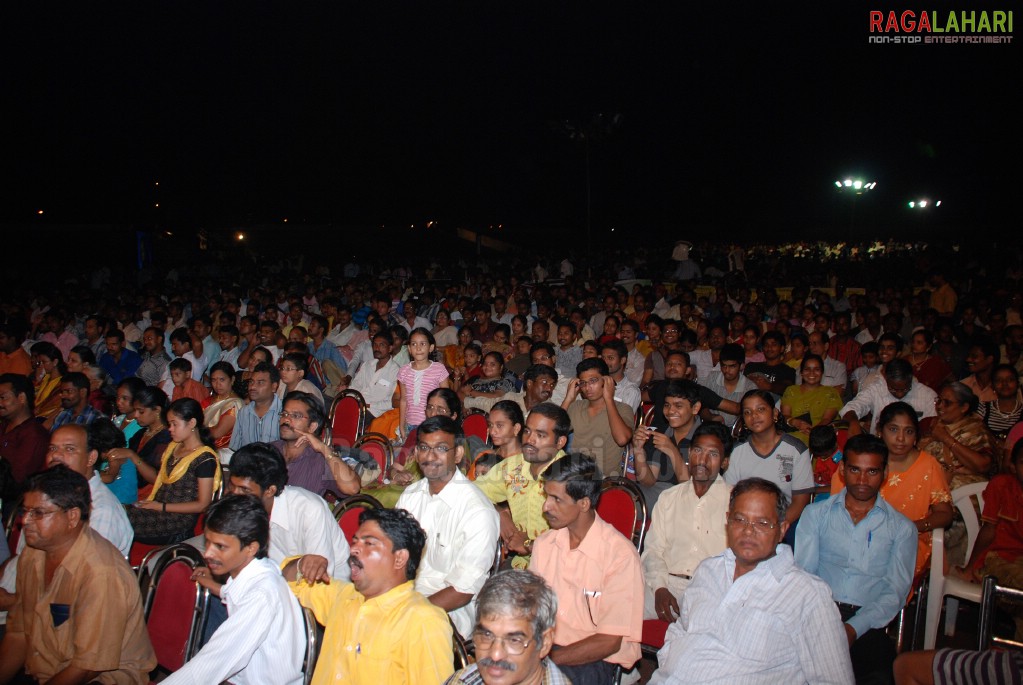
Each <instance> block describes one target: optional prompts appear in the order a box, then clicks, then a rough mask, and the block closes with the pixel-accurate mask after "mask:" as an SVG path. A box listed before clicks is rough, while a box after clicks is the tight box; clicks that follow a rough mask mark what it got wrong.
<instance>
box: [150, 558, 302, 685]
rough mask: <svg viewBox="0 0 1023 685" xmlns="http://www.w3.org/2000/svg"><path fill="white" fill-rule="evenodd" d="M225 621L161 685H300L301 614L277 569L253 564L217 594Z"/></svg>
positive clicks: (267, 563)
mask: <svg viewBox="0 0 1023 685" xmlns="http://www.w3.org/2000/svg"><path fill="white" fill-rule="evenodd" d="M220 595H221V599H222V600H223V601H224V603H225V604H227V620H226V621H224V623H222V624H221V626H220V627H219V628H217V631H216V632H215V633H213V637H212V638H210V641H209V642H208V643H206V646H205V647H203V648H202V649H201V650H200V651H199V653H198V654H196V655H195V656H194V657H193V658H192V659H191V661H188V662H187V663H186V664H185V665H184V666H182V667H181V668H180V669H178V670H177V671H175V672H174V673H172V674H171V675H170V677H169V678H167V679H166V680H164V682H165V683H167V685H194V684H195V683H220V682H224V681H225V680H230V681H231V682H232V683H233V684H234V685H250V684H251V685H257V684H258V685H266V683H275V685H301V683H302V680H303V678H302V660H303V658H304V657H305V648H306V639H305V635H306V633H305V628H304V625H305V623H304V619H303V617H302V608H301V606H299V603H298V599H296V598H295V595H294V594H293V593H292V592H291V590H290V589H289V588H288V583H287V582H286V581H285V580H284V577H283V576H282V575H281V572H280V570H279V569H278V568H277V565H276V564H274V562H272V561H271V560H269V559H253V560H252V561H250V562H249V563H248V565H247V566H246V567H245V568H243V569H242V570H241V572H240V573H239V574H238V576H237V577H236V578H229V579H228V581H227V583H226V584H225V585H224V587H223V588H221V590H220Z"/></svg>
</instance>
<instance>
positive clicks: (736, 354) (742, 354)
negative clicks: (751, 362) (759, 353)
mask: <svg viewBox="0 0 1023 685" xmlns="http://www.w3.org/2000/svg"><path fill="white" fill-rule="evenodd" d="M718 359H719V360H720V361H723V362H739V364H745V363H746V351H745V350H744V349H742V345H740V344H739V343H727V344H725V345H722V346H721V352H720V353H719V356H718Z"/></svg>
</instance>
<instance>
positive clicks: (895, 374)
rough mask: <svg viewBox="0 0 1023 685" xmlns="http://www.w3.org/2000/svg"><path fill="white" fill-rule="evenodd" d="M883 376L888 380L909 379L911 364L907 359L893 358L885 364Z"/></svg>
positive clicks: (911, 376)
mask: <svg viewBox="0 0 1023 685" xmlns="http://www.w3.org/2000/svg"><path fill="white" fill-rule="evenodd" d="M884 377H885V379H886V380H889V381H906V380H908V381H911V380H913V365H912V364H910V363H909V360H907V359H893V360H891V361H890V362H888V363H887V364H886V365H885V367H884Z"/></svg>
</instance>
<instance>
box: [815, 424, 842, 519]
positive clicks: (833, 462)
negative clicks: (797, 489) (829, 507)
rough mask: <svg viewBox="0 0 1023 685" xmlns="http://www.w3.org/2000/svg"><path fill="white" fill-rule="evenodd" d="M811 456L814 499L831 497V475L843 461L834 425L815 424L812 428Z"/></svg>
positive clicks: (820, 500) (819, 500)
mask: <svg viewBox="0 0 1023 685" xmlns="http://www.w3.org/2000/svg"><path fill="white" fill-rule="evenodd" d="M810 458H811V460H812V466H813V484H814V501H815V502H822V501H824V500H826V499H827V498H828V497H830V496H831V495H830V493H831V477H832V476H834V475H835V471H837V470H838V465H839V463H841V461H842V451H841V450H840V449H838V437H837V436H836V434H835V429H834V428H833V427H832V426H814V428H812V429H811V430H810Z"/></svg>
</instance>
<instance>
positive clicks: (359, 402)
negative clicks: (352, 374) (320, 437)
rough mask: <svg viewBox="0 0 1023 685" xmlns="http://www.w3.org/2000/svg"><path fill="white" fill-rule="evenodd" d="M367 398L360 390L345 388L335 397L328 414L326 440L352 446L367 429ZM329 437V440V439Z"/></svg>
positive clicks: (332, 443) (333, 443)
mask: <svg viewBox="0 0 1023 685" xmlns="http://www.w3.org/2000/svg"><path fill="white" fill-rule="evenodd" d="M366 415H367V409H366V400H365V399H364V398H363V397H362V393H360V392H359V391H358V390H351V389H348V390H345V391H343V392H342V393H340V394H339V395H338V396H337V397H335V398H334V401H333V402H332V403H331V405H330V413H329V414H328V416H327V425H326V429H327V430H326V431H325V433H327V432H328V431H329V435H324V442H329V444H331V445H343V446H344V447H351V446H352V445H354V444H355V443H356V441H358V439H359V438H360V437H362V433H363V431H365V430H366ZM328 438H329V440H328Z"/></svg>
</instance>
